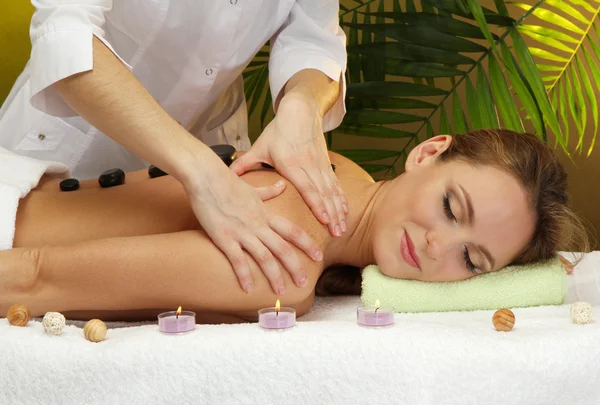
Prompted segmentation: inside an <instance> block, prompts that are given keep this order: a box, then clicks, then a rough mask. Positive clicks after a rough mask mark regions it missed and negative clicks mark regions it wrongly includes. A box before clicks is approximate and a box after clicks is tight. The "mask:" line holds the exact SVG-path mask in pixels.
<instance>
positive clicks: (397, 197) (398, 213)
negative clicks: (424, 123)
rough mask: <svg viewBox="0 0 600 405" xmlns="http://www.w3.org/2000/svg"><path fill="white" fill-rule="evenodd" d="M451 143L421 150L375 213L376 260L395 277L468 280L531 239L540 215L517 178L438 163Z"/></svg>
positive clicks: (444, 140)
mask: <svg viewBox="0 0 600 405" xmlns="http://www.w3.org/2000/svg"><path fill="white" fill-rule="evenodd" d="M451 141H452V139H451V137H449V136H438V137H435V138H432V139H430V140H428V141H426V142H424V143H422V144H420V145H419V146H417V147H416V148H415V149H414V150H413V151H412V152H411V153H410V155H409V157H408V159H407V163H406V172H405V173H404V174H402V175H401V176H399V177H398V178H396V179H394V180H393V181H392V182H390V183H388V184H387V185H386V186H385V187H387V193H386V194H385V195H384V197H383V198H382V199H381V200H380V201H379V202H378V206H376V207H375V209H374V220H373V238H372V240H373V249H374V254H375V261H376V263H377V264H378V265H379V267H380V268H381V271H382V272H383V273H384V274H386V275H388V276H390V277H395V278H403V279H414V280H422V281H455V280H463V279H467V278H470V277H473V276H475V275H478V274H483V273H487V272H491V271H496V270H498V269H501V268H502V267H504V266H506V265H508V264H510V263H511V262H512V261H513V260H514V259H515V258H516V257H517V256H518V255H519V254H520V253H521V252H522V251H523V249H524V248H525V246H526V245H527V244H528V242H529V241H530V240H531V237H532V235H533V231H534V221H535V217H534V214H533V213H532V211H531V209H530V205H529V202H528V196H527V194H526V192H525V190H524V189H523V188H522V187H521V185H520V184H519V183H518V181H517V180H516V179H514V178H513V177H512V176H511V175H509V174H507V173H505V172H503V171H501V170H499V169H496V168H494V167H491V166H474V165H471V164H468V163H464V162H459V161H454V162H449V163H442V164H439V163H436V162H435V159H436V158H437V156H439V154H440V153H442V152H443V151H444V150H446V148H447V147H448V146H449V144H450V142H451Z"/></svg>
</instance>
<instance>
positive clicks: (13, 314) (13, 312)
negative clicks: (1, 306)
mask: <svg viewBox="0 0 600 405" xmlns="http://www.w3.org/2000/svg"><path fill="white" fill-rule="evenodd" d="M6 317H7V318H8V323H10V324H11V325H14V326H26V325H27V323H28V322H29V319H30V318H31V311H30V310H29V308H27V305H22V304H15V305H13V306H12V307H10V308H9V309H8V313H7V314H6Z"/></svg>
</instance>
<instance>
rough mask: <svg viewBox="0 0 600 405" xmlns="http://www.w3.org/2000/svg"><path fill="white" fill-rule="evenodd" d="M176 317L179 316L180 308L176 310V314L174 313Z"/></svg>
mask: <svg viewBox="0 0 600 405" xmlns="http://www.w3.org/2000/svg"><path fill="white" fill-rule="evenodd" d="M175 315H176V316H179V315H181V306H180V307H179V308H177V312H176V313H175Z"/></svg>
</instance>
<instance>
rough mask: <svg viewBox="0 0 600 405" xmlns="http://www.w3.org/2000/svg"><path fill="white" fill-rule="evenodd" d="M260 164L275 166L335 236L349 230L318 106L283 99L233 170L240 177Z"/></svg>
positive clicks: (340, 190) (232, 167)
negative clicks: (272, 117) (271, 118)
mask: <svg viewBox="0 0 600 405" xmlns="http://www.w3.org/2000/svg"><path fill="white" fill-rule="evenodd" d="M260 162H263V163H267V164H269V165H271V166H273V167H274V168H275V170H277V172H278V173H279V174H281V175H282V176H284V177H285V178H286V179H288V180H289V181H290V182H291V183H292V184H294V186H295V187H296V189H298V192H299V193H300V194H301V195H302V198H303V199H304V201H305V202H306V203H307V204H308V206H309V207H310V208H311V210H312V212H313V213H314V215H315V216H316V217H317V219H318V220H319V221H320V222H321V223H323V224H327V225H328V226H329V231H330V232H331V234H332V235H333V236H340V235H341V234H342V232H345V231H346V222H345V214H346V213H348V203H347V201H346V198H345V197H344V193H343V191H342V188H341V187H340V185H339V183H338V180H337V177H336V176H335V173H334V172H333V170H332V168H331V162H330V160H329V155H328V153H327V144H326V143H325V137H324V136H323V124H322V116H321V114H320V112H319V111H318V107H317V106H316V105H314V104H311V103H310V102H306V101H305V100H302V99H301V98H296V97H294V98H291V97H286V98H284V99H283V100H282V101H281V104H280V105H279V109H278V111H277V115H276V116H275V118H274V119H273V121H271V122H270V123H269V125H267V127H266V128H265V130H264V131H263V133H262V134H261V135H260V137H259V138H258V139H257V141H256V142H255V143H254V145H253V146H252V148H251V149H250V151H249V152H247V153H246V154H245V155H243V156H241V157H239V158H238V159H236V160H235V161H234V162H233V164H232V166H231V169H232V170H233V171H234V172H235V173H237V174H238V175H241V174H243V173H244V172H246V171H247V170H249V169H250V168H252V167H254V166H255V165H256V164H257V163H260Z"/></svg>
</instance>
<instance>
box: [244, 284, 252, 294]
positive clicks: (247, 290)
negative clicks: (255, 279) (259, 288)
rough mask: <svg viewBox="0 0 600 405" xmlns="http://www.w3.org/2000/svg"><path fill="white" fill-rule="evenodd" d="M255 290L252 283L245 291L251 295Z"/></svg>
mask: <svg viewBox="0 0 600 405" xmlns="http://www.w3.org/2000/svg"><path fill="white" fill-rule="evenodd" d="M253 289H254V286H253V285H252V283H249V284H246V286H245V287H244V290H245V291H246V292H247V293H248V294H250V293H251V292H252V290H253Z"/></svg>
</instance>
